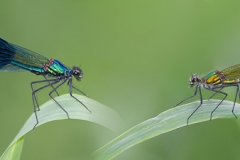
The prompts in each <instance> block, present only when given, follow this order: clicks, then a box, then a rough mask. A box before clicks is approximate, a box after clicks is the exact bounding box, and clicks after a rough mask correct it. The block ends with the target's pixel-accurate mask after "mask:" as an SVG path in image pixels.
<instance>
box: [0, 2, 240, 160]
mask: <svg viewBox="0 0 240 160" xmlns="http://www.w3.org/2000/svg"><path fill="white" fill-rule="evenodd" d="M239 8H240V1H238V0H231V1H218V0H180V1H177V0H175V1H168V0H150V1H146V0H122V1H110V0H103V1H93V0H88V1H83V0H78V1H76V0H74V1H73V0H72V1H66V0H64V1H58V0H41V1H31V0H22V1H13V0H8V1H1V2H0V37H2V38H4V39H6V40H8V41H9V42H12V43H15V44H18V45H20V46H24V47H26V48H29V49H31V50H33V51H36V52H38V53H41V54H44V55H45V56H47V57H49V58H56V59H58V60H60V61H61V62H63V63H64V64H66V65H67V66H69V67H72V66H73V65H77V66H81V68H82V69H83V71H84V78H83V80H82V81H81V82H80V83H77V81H74V84H75V86H77V87H78V88H80V89H81V90H82V91H84V92H86V93H87V94H88V95H89V96H90V97H91V98H92V99H95V100H97V101H99V102H101V103H103V104H105V105H107V106H108V107H111V108H113V109H114V110H116V111H117V112H118V113H119V114H120V115H121V116H122V117H123V119H124V120H125V121H126V122H127V124H128V127H129V128H130V127H131V126H134V125H136V124H138V123H140V122H142V121H144V120H146V119H148V118H151V117H154V116H156V115H158V114H159V113H161V112H163V111H165V110H167V109H170V108H172V107H173V106H174V105H175V104H176V103H178V102H179V101H180V100H182V99H183V98H186V97H187V96H189V95H191V94H193V89H190V88H189V87H188V78H189V76H190V74H192V73H198V74H200V75H204V74H207V73H208V72H210V71H212V70H215V69H219V70H221V69H224V68H226V67H228V66H231V65H234V64H238V63H240V45H239V44H240V9H239ZM0 74H1V80H0V82H1V83H0V107H1V111H0V128H1V131H0V137H1V138H0V153H1V154H2V153H3V152H4V150H5V149H6V148H7V146H8V145H9V144H10V142H11V141H12V140H13V138H14V137H15V136H16V134H17V133H18V131H19V130H20V128H21V127H22V126H23V124H24V123H25V121H26V120H27V119H28V117H29V116H30V115H31V114H32V112H33V106H32V101H31V89H30V82H32V81H36V80H41V79H42V77H41V76H36V75H34V74H31V73H29V72H18V73H3V72H2V73H0ZM226 91H227V92H228V93H229V97H228V99H229V100H233V97H234V94H233V93H234V90H231V89H229V90H226ZM59 92H60V93H61V94H64V93H68V88H67V86H66V85H65V87H62V88H61V89H60V90H59ZM47 93H48V90H46V91H43V92H41V93H39V94H38V95H37V96H38V99H39V100H40V102H41V103H44V102H46V101H47V100H49V99H50V98H49V97H48V95H47ZM203 94H204V97H205V98H207V97H208V96H209V93H207V92H203ZM218 98H221V96H219V97H218ZM118 134H119V133H113V132H111V131H109V130H107V129H106V128H104V127H102V126H98V125H96V124H92V123H89V122H84V121H77V120H63V121H55V122H51V123H48V124H45V125H43V126H40V127H38V128H36V129H35V130H33V131H31V132H30V133H28V134H27V135H26V137H25V142H24V148H23V154H22V156H21V159H24V160H32V159H34V160H43V159H44V160H52V159H58V160H65V159H71V160H75V159H87V157H88V156H89V155H90V154H91V153H92V152H93V151H95V150H96V149H98V148H100V147H101V146H103V145H104V144H106V143H107V142H109V141H110V140H112V139H113V138H114V137H116V136H117V135H118ZM239 141H240V130H239V120H236V119H234V118H232V119H224V120H215V121H211V122H210V121H208V122H205V123H201V124H196V125H190V126H188V127H183V128H180V129H178V130H175V131H172V132H169V133H167V134H163V135H161V136H157V137H155V138H152V139H150V140H148V141H146V142H144V143H141V144H139V145H137V146H134V147H132V148H130V149H128V150H127V151H125V152H123V153H122V154H120V155H119V156H118V157H116V158H115V159H116V160H123V159H137V160H146V159H156V160H176V159H178V160H186V159H194V160H202V159H204V160H212V159H218V160H225V159H231V160H239V159H240V154H239V150H240V146H239Z"/></svg>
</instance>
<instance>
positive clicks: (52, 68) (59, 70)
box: [43, 59, 71, 76]
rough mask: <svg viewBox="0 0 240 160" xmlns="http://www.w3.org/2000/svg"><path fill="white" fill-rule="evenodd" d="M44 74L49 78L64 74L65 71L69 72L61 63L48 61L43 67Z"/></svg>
mask: <svg viewBox="0 0 240 160" xmlns="http://www.w3.org/2000/svg"><path fill="white" fill-rule="evenodd" d="M43 69H44V73H45V74H48V75H50V76H59V75H64V74H66V72H67V71H71V70H70V69H68V68H66V67H65V66H64V65H63V64H62V63H61V62H59V61H58V60H54V59H50V60H49V62H48V63H46V64H44V66H43Z"/></svg>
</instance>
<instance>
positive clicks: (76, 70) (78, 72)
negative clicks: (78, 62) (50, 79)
mask: <svg viewBox="0 0 240 160" xmlns="http://www.w3.org/2000/svg"><path fill="white" fill-rule="evenodd" d="M72 74H73V76H74V77H75V78H76V79H77V80H78V81H80V80H81V78H82V77H83V73H82V70H81V69H80V68H78V67H73V69H72Z"/></svg>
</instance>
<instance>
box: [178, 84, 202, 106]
mask: <svg viewBox="0 0 240 160" xmlns="http://www.w3.org/2000/svg"><path fill="white" fill-rule="evenodd" d="M198 87H199V85H197V86H196V89H195V92H194V94H193V95H192V96H190V97H188V98H186V99H184V100H182V101H180V102H179V103H178V104H176V105H175V106H174V108H175V107H177V106H178V105H179V104H181V103H183V102H185V101H187V100H189V99H191V98H193V97H195V96H196V95H197V91H198Z"/></svg>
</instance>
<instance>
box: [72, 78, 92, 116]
mask: <svg viewBox="0 0 240 160" xmlns="http://www.w3.org/2000/svg"><path fill="white" fill-rule="evenodd" d="M68 85H69V90H70V91H69V93H70V96H71V97H73V98H74V99H76V100H77V101H78V102H79V103H81V104H82V105H83V106H84V107H85V108H86V109H87V110H88V111H89V112H90V113H92V111H90V109H89V108H88V107H87V106H86V105H85V104H84V103H82V102H81V101H80V100H79V99H77V98H76V97H74V96H73V95H72V88H74V89H76V90H77V91H79V92H81V93H82V94H84V95H85V96H87V95H86V94H85V93H83V92H82V91H81V90H79V89H77V88H76V87H74V86H72V79H69V81H68Z"/></svg>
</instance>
